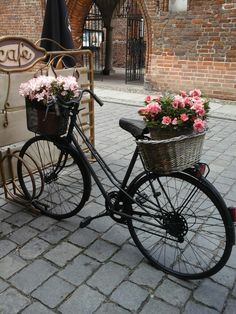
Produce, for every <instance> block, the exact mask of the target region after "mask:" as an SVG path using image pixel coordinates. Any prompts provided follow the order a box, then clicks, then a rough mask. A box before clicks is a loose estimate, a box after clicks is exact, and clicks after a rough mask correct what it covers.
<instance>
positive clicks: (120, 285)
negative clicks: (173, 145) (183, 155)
mask: <svg viewBox="0 0 236 314" xmlns="http://www.w3.org/2000/svg"><path fill="white" fill-rule="evenodd" d="M136 111H137V108H136V107H134V106H124V105H119V104H114V103H113V104H109V103H106V104H105V106H104V107H102V108H100V107H99V108H98V107H97V106H96V146H97V148H98V149H99V150H100V151H101V154H102V156H104V157H105V159H106V161H107V162H108V164H109V165H110V166H111V168H112V169H113V170H114V172H115V173H116V174H117V175H118V177H119V176H122V174H123V173H124V170H125V167H126V166H127V164H128V162H129V158H130V154H131V152H132V151H133V149H134V145H135V144H134V141H133V139H132V138H131V137H130V136H129V134H128V133H126V132H125V131H123V130H121V129H120V128H119V127H118V119H119V117H121V116H123V117H137V114H136ZM202 160H203V161H205V162H208V163H209V164H210V167H211V173H210V176H209V178H210V180H211V181H212V182H214V184H215V186H216V187H217V188H218V189H219V191H221V193H222V194H223V196H224V198H225V200H226V202H227V205H228V206H230V205H233V204H235V203H236V171H235V169H236V123H235V121H230V120H223V119H216V118H211V119H210V131H209V132H208V134H207V140H206V142H205V146H204V154H203V158H202ZM94 166H95V168H96V165H94ZM97 173H98V174H99V176H100V178H101V179H102V180H103V183H104V184H105V186H107V187H108V188H110V187H111V184H110V183H109V182H108V181H107V179H106V178H105V177H104V175H103V174H102V173H101V171H99V170H97ZM103 208H104V201H103V199H102V197H101V193H100V192H99V190H98V189H97V188H96V187H95V186H94V187H93V190H92V196H91V198H90V200H89V202H88V203H87V204H86V206H85V207H84V209H83V210H82V211H81V212H80V213H79V214H78V215H77V216H74V217H72V218H69V219H67V220H64V221H56V220H54V219H51V218H48V217H45V216H42V215H40V214H37V213H33V212H32V211H30V210H28V209H27V208H24V207H21V206H19V205H16V204H13V203H10V202H7V201H6V200H5V199H4V196H3V193H2V191H1V195H0V221H1V222H0V232H1V235H0V236H1V240H0V313H1V314H14V313H22V314H32V313H34V314H39V313H41V314H46V313H47V314H50V313H62V314H83V313H88V314H90V313H96V314H103V313H109V314H120V313H123V314H126V313H141V314H144V313H148V314H152V313H153V314H156V313H158V314H161V313H168V314H175V313H176V314H177V313H184V314H187V313H199V314H204V313H225V314H228V313H229V314H232V313H235V309H236V250H235V248H234V249H233V252H232V255H231V257H230V260H229V261H228V263H227V265H226V266H225V267H224V268H223V269H222V270H221V271H220V272H219V273H217V274H216V275H214V276H213V277H211V278H208V279H204V280H198V281H182V280H179V279H176V278H174V277H172V276H169V275H166V274H164V273H163V272H161V271H158V270H156V269H154V268H153V267H151V266H150V265H149V264H148V263H147V261H146V260H145V259H144V258H143V256H142V255H141V253H140V252H139V251H138V249H137V248H136V247H135V246H133V244H132V242H131V241H130V235H129V233H128V231H127V229H126V228H125V227H124V226H122V225H119V224H117V223H115V222H114V221H113V220H111V219H110V218H109V217H105V218H100V219H98V220H96V221H93V222H92V223H91V224H90V225H89V226H88V227H86V228H84V229H80V228H79V223H80V221H81V220H82V218H83V217H85V216H87V215H94V214H96V213H98V212H99V211H102V210H103Z"/></svg>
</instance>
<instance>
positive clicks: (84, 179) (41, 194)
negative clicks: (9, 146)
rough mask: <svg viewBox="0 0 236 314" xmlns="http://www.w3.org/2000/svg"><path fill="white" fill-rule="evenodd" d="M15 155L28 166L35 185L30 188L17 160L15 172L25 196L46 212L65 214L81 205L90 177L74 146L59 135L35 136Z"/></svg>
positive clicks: (67, 215) (89, 189) (54, 216)
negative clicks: (33, 188)
mask: <svg viewBox="0 0 236 314" xmlns="http://www.w3.org/2000/svg"><path fill="white" fill-rule="evenodd" d="M19 156H20V157H21V158H22V160H24V163H25V164H26V165H27V166H28V168H30V170H31V173H32V174H33V179H34V183H35V186H36V189H35V190H34V191H33V190H32V184H29V178H28V177H27V176H25V169H24V164H23V163H22V162H21V161H20V160H19V161H18V163H17V174H18V178H19V183H20V186H21V188H22V191H23V193H24V195H25V197H26V199H28V200H31V201H32V204H33V205H34V207H35V208H37V209H39V210H40V211H41V212H42V213H44V214H45V215H47V216H50V217H53V218H56V219H63V218H68V217H71V216H73V215H75V214H76V213H78V211H79V210H80V209H82V207H83V206H84V204H85V202H86V201H87V200H88V198H89V196H90V191H91V177H90V174H89V172H88V170H87V168H86V167H85V166H84V164H83V162H82V161H81V159H80V158H79V156H78V155H77V154H76V152H75V151H74V149H72V148H70V147H68V146H66V145H65V143H64V142H63V141H62V140H61V139H53V138H50V137H46V136H43V135H41V136H36V137H33V138H32V139H30V140H29V141H27V142H26V143H25V145H24V146H23V147H22V149H21V151H20V154H19Z"/></svg>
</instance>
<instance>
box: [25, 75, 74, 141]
mask: <svg viewBox="0 0 236 314" xmlns="http://www.w3.org/2000/svg"><path fill="white" fill-rule="evenodd" d="M19 93H20V95H21V96H23V97H25V101H26V116H27V127H28V129H29V130H30V131H32V132H34V133H40V134H41V133H42V134H50V135H62V134H64V133H65V132H66V129H67V124H68V119H69V110H68V109H66V108H64V107H63V106H61V105H62V104H61V102H60V100H63V101H69V100H71V99H73V98H75V97H78V96H79V93H80V90H79V85H78V83H77V81H76V78H75V77H73V76H67V77H63V76H58V77H57V78H55V77H53V76H45V75H40V76H38V77H36V78H32V79H30V80H29V81H27V82H24V83H22V84H21V85H20V89H19Z"/></svg>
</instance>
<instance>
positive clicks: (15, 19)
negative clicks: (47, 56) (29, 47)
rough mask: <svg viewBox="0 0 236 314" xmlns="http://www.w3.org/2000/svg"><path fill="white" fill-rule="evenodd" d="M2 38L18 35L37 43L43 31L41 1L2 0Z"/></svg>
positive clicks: (0, 30) (0, 31)
mask: <svg viewBox="0 0 236 314" xmlns="http://www.w3.org/2000/svg"><path fill="white" fill-rule="evenodd" d="M0 10H1V20H0V36H6V35H17V36H24V37H27V38H28V39H30V40H33V41H36V40H38V39H39V38H40V36H41V31H42V23H43V22H42V21H43V18H42V7H41V1H40V0H27V1H25V0H11V1H9V0H1V1H0Z"/></svg>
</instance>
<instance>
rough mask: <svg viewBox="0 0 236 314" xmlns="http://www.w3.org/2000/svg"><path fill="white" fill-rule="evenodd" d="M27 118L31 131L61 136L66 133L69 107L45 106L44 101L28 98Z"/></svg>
mask: <svg viewBox="0 0 236 314" xmlns="http://www.w3.org/2000/svg"><path fill="white" fill-rule="evenodd" d="M26 118H27V128H28V130H29V131H31V132H34V133H38V134H44V135H56V136H60V135H63V134H65V133H66V130H67V125H68V121H69V109H65V108H63V107H61V106H57V105H50V106H45V104H43V102H41V103H40V102H38V101H37V100H29V99H26Z"/></svg>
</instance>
